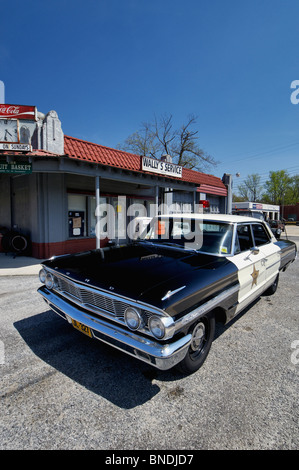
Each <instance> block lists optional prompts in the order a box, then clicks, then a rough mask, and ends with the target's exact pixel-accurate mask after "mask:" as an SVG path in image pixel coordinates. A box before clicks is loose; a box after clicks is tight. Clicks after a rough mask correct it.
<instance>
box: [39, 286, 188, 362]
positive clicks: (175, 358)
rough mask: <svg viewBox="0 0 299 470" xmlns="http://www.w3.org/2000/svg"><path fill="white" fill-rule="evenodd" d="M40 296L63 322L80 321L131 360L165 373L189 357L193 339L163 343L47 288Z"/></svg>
mask: <svg viewBox="0 0 299 470" xmlns="http://www.w3.org/2000/svg"><path fill="white" fill-rule="evenodd" d="M38 292H39V294H41V295H42V297H43V299H44V300H45V301H46V303H47V304H48V305H49V307H50V308H51V309H52V310H53V311H54V312H55V313H57V314H58V315H60V316H61V317H62V318H64V319H65V320H67V321H68V322H69V323H72V320H76V321H77V322H80V323H82V324H84V325H85V326H88V327H89V328H90V329H91V332H92V336H93V338H95V339H98V340H100V341H102V342H104V343H107V344H109V345H110V346H113V347H114V348H117V349H119V350H121V351H123V352H125V353H127V354H130V355H131V356H134V357H136V358H137V359H140V360H141V361H144V362H147V363H148V364H151V365H152V366H154V367H157V368H158V369H161V370H167V369H171V368H172V367H173V366H175V365H176V364H178V363H179V362H180V361H181V360H182V359H183V358H184V357H185V355H186V353H187V350H188V348H189V345H190V341H191V335H190V334H188V335H186V336H184V337H183V338H180V339H178V340H177V341H172V342H167V343H159V342H157V341H155V340H152V339H151V338H146V337H145V336H141V335H137V334H136V333H134V332H132V331H129V330H126V329H125V328H122V327H121V326H118V325H115V324H112V323H109V322H107V321H106V320H104V319H102V318H99V317H96V316H92V315H91V314H90V313H87V312H86V311H85V310H83V309H80V307H78V306H75V305H74V304H71V303H69V302H67V301H66V300H64V299H62V298H61V297H60V296H58V295H57V294H55V293H54V292H52V291H50V290H48V289H47V288H46V287H45V286H42V287H40V288H39V289H38Z"/></svg>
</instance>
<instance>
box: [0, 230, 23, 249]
mask: <svg viewBox="0 0 299 470" xmlns="http://www.w3.org/2000/svg"><path fill="white" fill-rule="evenodd" d="M2 250H3V251H4V252H5V253H10V252H12V253H17V254H22V255H26V254H29V252H30V240H29V238H28V237H26V236H25V235H22V234H20V233H19V232H16V231H14V230H10V231H8V232H6V233H4V234H3V235H2Z"/></svg>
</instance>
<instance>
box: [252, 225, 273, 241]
mask: <svg viewBox="0 0 299 470" xmlns="http://www.w3.org/2000/svg"><path fill="white" fill-rule="evenodd" d="M252 231H253V236H254V242H255V246H260V245H265V244H266V243H269V242H270V238H269V235H268V233H267V231H266V229H265V227H264V226H263V225H262V224H252Z"/></svg>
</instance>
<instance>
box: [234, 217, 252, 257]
mask: <svg viewBox="0 0 299 470" xmlns="http://www.w3.org/2000/svg"><path fill="white" fill-rule="evenodd" d="M252 247H253V240H252V236H251V230H250V225H249V224H248V225H247V224H239V225H238V226H237V233H236V239H235V254H237V253H241V252H242V251H247V250H250V248H252Z"/></svg>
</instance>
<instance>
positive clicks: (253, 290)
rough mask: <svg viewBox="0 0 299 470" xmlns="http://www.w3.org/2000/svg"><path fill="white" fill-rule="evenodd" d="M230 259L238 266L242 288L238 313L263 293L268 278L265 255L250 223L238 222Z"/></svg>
mask: <svg viewBox="0 0 299 470" xmlns="http://www.w3.org/2000/svg"><path fill="white" fill-rule="evenodd" d="M230 261H232V262H233V263H234V264H235V265H236V266H237V268H238V279H239V284H240V289H239V294H238V306H237V309H236V312H235V313H238V312H239V311H240V310H242V309H243V308H245V307H246V306H247V305H249V304H250V303H251V302H253V300H254V299H256V298H257V297H258V296H259V295H260V294H261V292H262V291H263V286H264V283H265V279H266V264H265V255H264V252H263V251H262V250H261V249H260V248H259V247H255V241H254V238H253V232H252V228H251V224H250V223H238V224H237V227H236V234H235V247H234V256H233V257H232V258H230Z"/></svg>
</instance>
